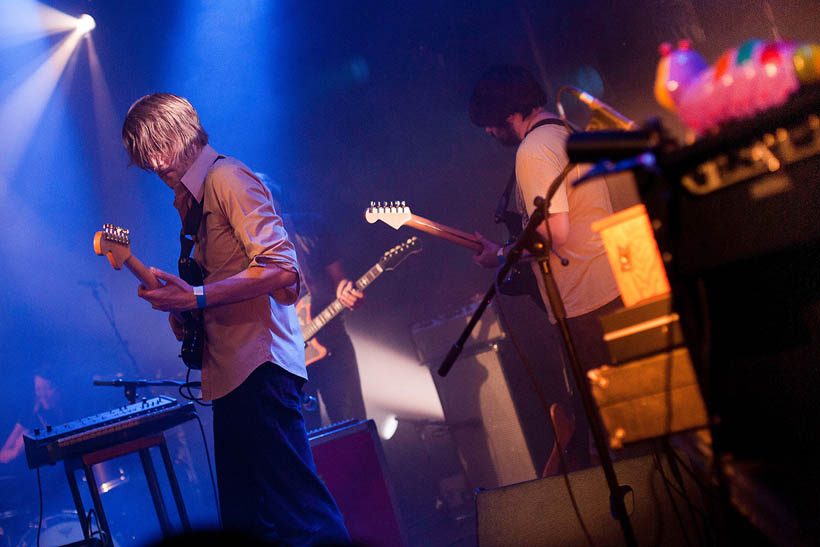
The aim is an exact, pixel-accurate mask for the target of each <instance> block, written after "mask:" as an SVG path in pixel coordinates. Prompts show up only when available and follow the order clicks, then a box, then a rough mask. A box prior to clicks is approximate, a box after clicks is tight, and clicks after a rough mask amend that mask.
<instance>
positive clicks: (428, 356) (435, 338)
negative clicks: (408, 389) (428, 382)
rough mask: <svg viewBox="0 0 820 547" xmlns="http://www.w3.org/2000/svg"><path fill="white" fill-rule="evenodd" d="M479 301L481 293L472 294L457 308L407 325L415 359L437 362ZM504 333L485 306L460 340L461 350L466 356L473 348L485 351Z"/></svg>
mask: <svg viewBox="0 0 820 547" xmlns="http://www.w3.org/2000/svg"><path fill="white" fill-rule="evenodd" d="M480 303H481V297H480V296H476V298H475V299H473V300H471V301H469V302H467V303H466V304H464V305H463V306H461V307H460V308H457V309H454V310H450V311H449V312H444V313H441V314H439V315H437V316H436V317H434V318H432V319H429V320H427V321H421V322H418V323H414V324H413V325H411V326H410V333H411V335H412V337H413V343H414V344H415V347H416V352H417V353H418V356H419V362H420V363H423V364H428V365H432V364H434V363H435V364H436V365H438V364H439V363H440V362H441V360H442V359H443V358H444V356H445V355H447V352H448V351H450V348H451V347H452V345H453V342H455V341H456V340H458V338H459V336H461V333H462V331H463V330H464V328H465V327H466V326H467V323H469V322H470V319H471V318H472V316H473V313H475V310H476V308H477V307H478V305H479V304H480ZM506 336H507V335H506V333H505V332H504V330H503V329H502V328H501V324H500V323H499V321H498V318H497V317H496V314H495V311H494V310H493V308H492V306H487V308H486V309H485V310H484V314H483V315H482V316H481V319H480V320H479V321H478V324H477V325H476V326H475V328H474V329H473V331H472V332H471V333H470V337H469V338H468V339H467V340H466V342H465V343H464V350H463V351H462V353H461V354H462V355H463V356H465V357H466V356H467V355H470V354H472V353H475V352H482V351H486V350H487V349H488V348H489V347H490V346H491V344H492V343H493V342H495V341H498V340H501V339H504V338H506Z"/></svg>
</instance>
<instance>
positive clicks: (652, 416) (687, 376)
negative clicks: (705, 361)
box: [587, 348, 708, 448]
mask: <svg viewBox="0 0 820 547" xmlns="http://www.w3.org/2000/svg"><path fill="white" fill-rule="evenodd" d="M587 375H588V377H589V380H590V384H591V385H592V396H593V397H594V398H595V401H596V402H597V403H598V409H599V411H600V413H601V419H602V420H603V422H604V426H605V427H606V430H607V432H608V433H609V444H610V446H611V447H612V448H621V447H622V446H623V445H624V444H627V443H632V442H636V441H641V440H644V439H651V438H655V437H661V436H664V435H669V434H671V433H677V432H680V431H685V430H688V429H694V428H698V427H704V426H706V425H707V424H708V418H707V415H706V407H705V405H704V403H703V398H702V396H701V393H700V388H699V386H698V382H697V378H696V377H695V371H694V369H693V368H692V361H691V359H690V358H689V350H687V349H686V348H677V349H675V350H672V351H670V352H664V353H658V354H655V355H652V356H649V357H646V358H643V359H636V360H634V361H630V362H629V363H626V364H624V365H620V366H616V367H608V366H605V367H601V368H598V369H593V370H590V371H589V372H588V373H587Z"/></svg>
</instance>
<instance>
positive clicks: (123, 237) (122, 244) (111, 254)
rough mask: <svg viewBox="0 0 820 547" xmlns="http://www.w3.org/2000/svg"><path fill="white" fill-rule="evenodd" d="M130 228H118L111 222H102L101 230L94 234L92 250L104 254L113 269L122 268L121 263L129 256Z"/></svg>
mask: <svg viewBox="0 0 820 547" xmlns="http://www.w3.org/2000/svg"><path fill="white" fill-rule="evenodd" d="M130 234H131V230H129V229H127V228H120V227H119V226H114V225H113V224H103V229H102V231H101V232H97V233H96V234H94V252H95V253H97V254H98V255H100V256H102V255H106V256H107V257H108V261H109V262H111V266H113V267H114V269H115V270H120V269H122V265H123V264H125V261H126V260H128V257H129V256H131V247H130V245H131V236H130Z"/></svg>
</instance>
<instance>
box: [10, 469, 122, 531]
mask: <svg viewBox="0 0 820 547" xmlns="http://www.w3.org/2000/svg"><path fill="white" fill-rule="evenodd" d="M94 477H95V479H96V481H97V484H98V485H99V491H100V494H101V495H103V496H105V495H106V494H108V493H109V492H111V491H112V490H114V489H116V488H118V487H120V486H122V485H123V484H125V483H127V482H129V478H128V473H126V471H125V469H124V467H123V466H122V465H121V464H120V463H119V462H117V461H116V460H110V461H107V462H103V463H99V464H97V465H95V466H94ZM19 478H20V477H17V476H15V475H10V476H0V492H3V491H11V490H10V489H13V488H15V484H16V483H18V482H19ZM82 480H83V481H85V477H83V479H82ZM17 487H19V485H18V486H17ZM35 494H36V492H35ZM103 500H105V497H103ZM29 505H31V507H32V508H31V509H29V510H23V509H22V508H20V507H11V506H6V504H5V503H4V502H3V501H2V500H0V547H32V546H36V545H38V540H37V529H38V527H39V528H40V538H39V545H40V547H56V546H60V545H67V544H70V543H73V542H76V541H80V540H82V539H83V530H82V527H81V525H80V519H79V518H78V515H77V511H76V510H74V509H62V510H59V511H56V512H55V511H49V512H48V513H46V514H44V515H43V521H42V525H39V515H38V514H37V509H36V506H37V504H29ZM38 525H39V526H38ZM94 530H96V526H95V525H94V521H93V519H92V531H94ZM117 543H118V542H117V538H116V537H114V545H117Z"/></svg>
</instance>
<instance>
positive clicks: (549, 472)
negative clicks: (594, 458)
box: [541, 403, 580, 477]
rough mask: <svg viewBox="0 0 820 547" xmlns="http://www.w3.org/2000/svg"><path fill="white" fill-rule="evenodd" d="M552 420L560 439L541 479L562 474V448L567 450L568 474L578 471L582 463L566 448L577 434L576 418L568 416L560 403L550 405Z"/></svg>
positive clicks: (565, 453) (553, 447) (565, 456)
mask: <svg viewBox="0 0 820 547" xmlns="http://www.w3.org/2000/svg"><path fill="white" fill-rule="evenodd" d="M550 420H551V421H552V424H553V428H554V429H555V434H556V436H557V437H558V438H557V440H556V442H555V443H554V444H553V446H552V452H551V453H550V457H549V459H548V460H547V464H546V465H545V466H544V471H543V473H541V477H551V476H553V475H557V474H558V473H560V472H561V455H560V454H559V452H560V450H561V448H563V449H564V450H565V451H564V462H565V463H566V465H567V470H566V471H567V473H569V472H571V471H575V470H577V469H578V468H579V463H580V462H579V461H578V458H577V457H575V456H573V455H570V454H568V453H567V452H566V447H567V445H568V444H569V442H570V441H571V440H572V436H573V435H574V434H575V416H573V415H572V414H571V413H570V414H568V413H567V410H566V409H565V408H564V407H563V406H561V405H559V404H558V403H553V404H552V405H550Z"/></svg>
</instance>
